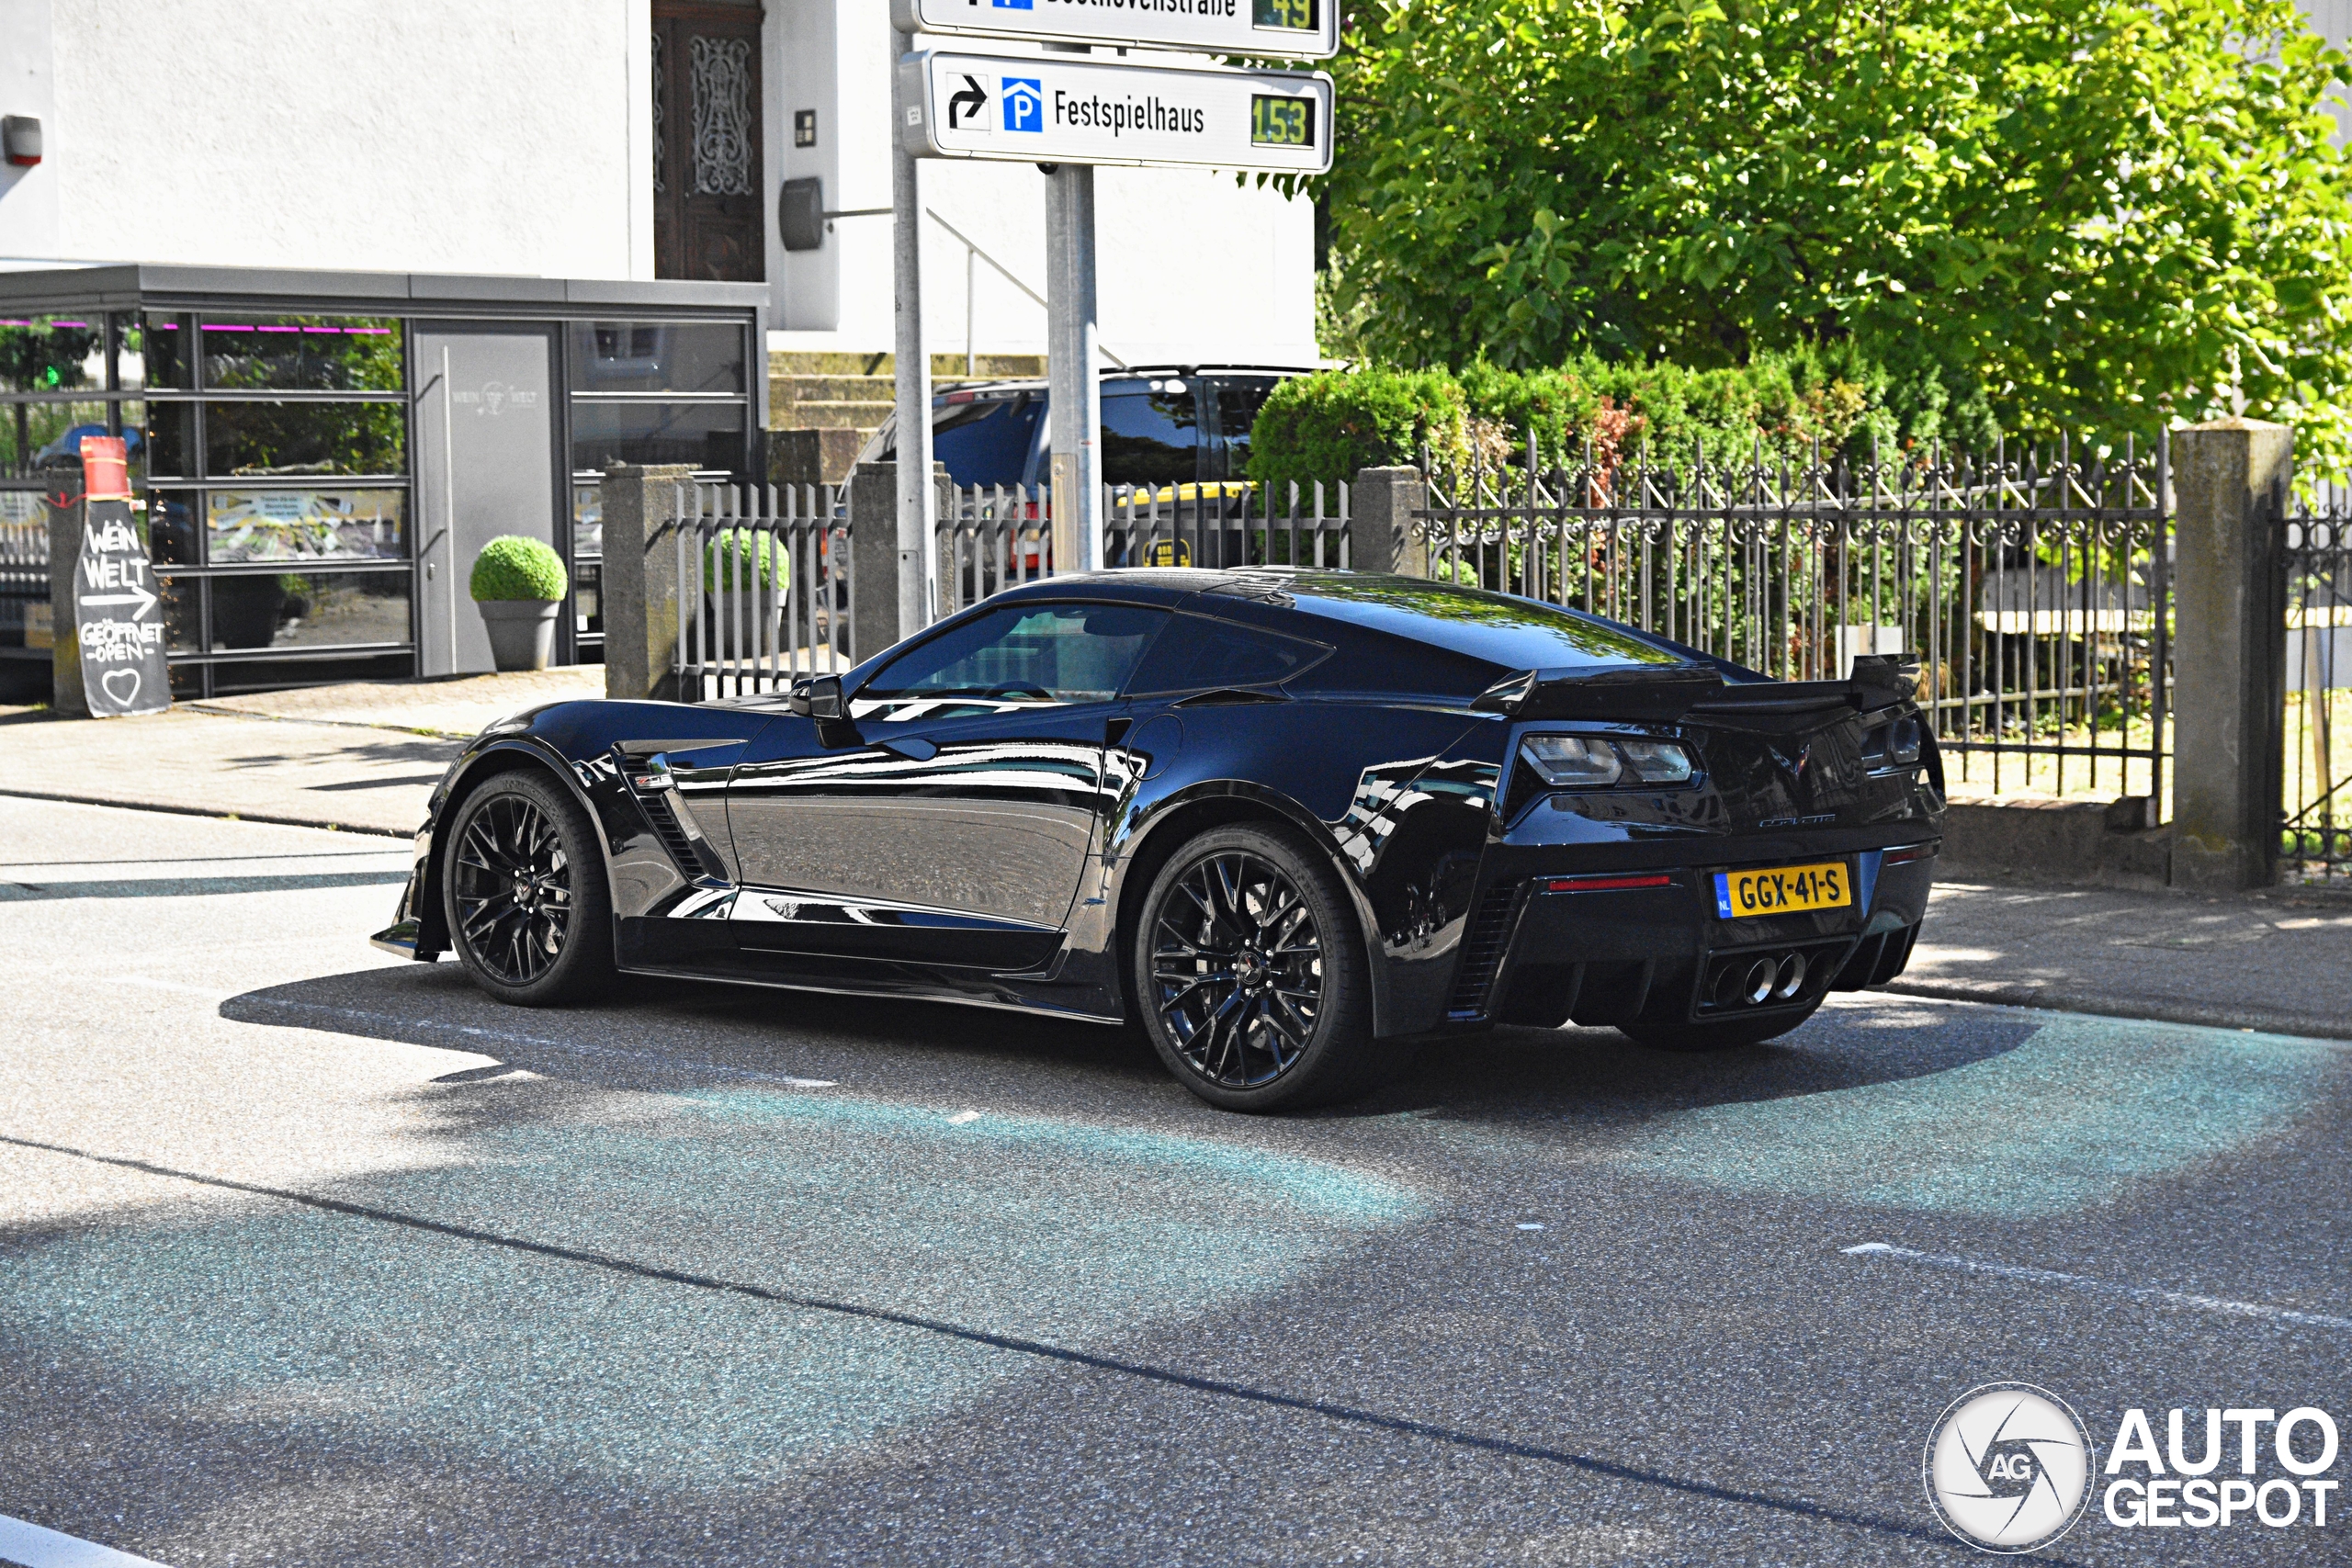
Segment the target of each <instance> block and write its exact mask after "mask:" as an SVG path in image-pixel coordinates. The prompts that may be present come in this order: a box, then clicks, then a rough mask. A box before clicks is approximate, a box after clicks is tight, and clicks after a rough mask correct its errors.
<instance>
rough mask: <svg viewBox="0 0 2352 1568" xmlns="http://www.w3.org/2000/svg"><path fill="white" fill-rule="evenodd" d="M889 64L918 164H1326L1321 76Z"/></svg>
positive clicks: (1285, 169)
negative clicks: (901, 77)
mask: <svg viewBox="0 0 2352 1568" xmlns="http://www.w3.org/2000/svg"><path fill="white" fill-rule="evenodd" d="M1041 3H1042V0H1041ZM899 70H900V71H901V72H902V73H906V80H905V81H904V82H903V83H902V87H903V96H901V98H900V100H899V101H900V102H901V103H902V104H904V105H905V106H906V109H905V114H906V120H905V123H904V124H902V125H901V126H900V127H899V134H900V136H902V137H903V138H904V139H905V142H906V147H907V150H908V151H909V152H912V153H914V154H915V155H916V156H917V157H929V158H1001V159H1005V160H1008V161H1011V162H1015V163H1023V164H1195V165H1199V166H1201V167H1204V168H1216V169H1266V170H1272V171H1275V172H1278V173H1291V174H1306V175H1319V174H1323V173H1325V172H1326V171H1328V170H1329V168H1330V167H1331V79H1330V78H1329V76H1326V75H1324V74H1322V73H1320V72H1313V73H1309V72H1300V71H1233V70H1219V69H1211V68H1202V69H1180V68H1174V67H1166V66H1152V65H1139V64H1136V63H1134V62H1125V61H1122V62H1112V61H1097V60H1093V59H1091V57H1088V56H1084V55H1046V56H1043V57H1024V56H998V55H982V54H956V53H948V52H944V51H932V52H927V53H921V54H910V55H908V56H906V57H905V58H904V59H903V60H902V61H901V62H899Z"/></svg>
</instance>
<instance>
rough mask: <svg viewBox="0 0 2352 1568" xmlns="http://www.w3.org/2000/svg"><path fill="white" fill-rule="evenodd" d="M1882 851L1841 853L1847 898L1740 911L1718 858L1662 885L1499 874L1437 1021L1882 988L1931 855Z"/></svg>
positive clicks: (1928, 880)
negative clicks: (1483, 943) (1743, 914)
mask: <svg viewBox="0 0 2352 1568" xmlns="http://www.w3.org/2000/svg"><path fill="white" fill-rule="evenodd" d="M1913 852H1914V853H1917V850H1916V848H1915V849H1914V850H1913ZM1887 853H1888V852H1886V851H1883V850H1867V851H1862V852H1859V853H1857V854H1849V855H1847V856H1843V857H1839V858H1842V859H1844V860H1845V861H1846V863H1848V865H1849V867H1850V868H1851V870H1852V873H1853V875H1854V886H1855V892H1856V900H1855V902H1854V904H1852V905H1851V906H1849V907H1847V908H1838V909H1826V910H1818V911H1814V912H1810V913H1798V914H1783V915H1773V916H1767V917H1761V918H1756V919H1724V918H1722V917H1721V916H1719V915H1718V914H1717V912H1716V908H1715V897H1714V880H1713V877H1714V873H1715V872H1716V871H1717V870H1720V869H1724V868H1722V867H1718V866H1688V867H1676V868H1672V869H1670V870H1668V871H1665V872H1664V873H1663V874H1664V875H1665V876H1666V877H1667V878H1668V881H1667V885H1666V886H1627V887H1606V886H1599V887H1595V886H1583V887H1574V888H1572V889H1570V890H1564V891H1557V892H1555V891H1552V890H1550V889H1549V887H1548V886H1547V883H1548V881H1549V879H1547V878H1544V877H1535V876H1523V877H1520V878H1516V879H1507V880H1505V881H1501V882H1498V883H1496V884H1494V885H1493V886H1489V887H1488V889H1487V892H1486V894H1485V896H1484V899H1485V901H1484V902H1483V903H1482V904H1481V906H1480V908H1479V911H1478V914H1479V917H1481V918H1480V919H1474V920H1473V921H1472V922H1471V935H1470V937H1469V938H1468V939H1466V940H1465V942H1464V961H1463V964H1462V966H1461V969H1460V971H1459V972H1458V974H1457V978H1456V984H1455V987H1454V989H1453V996H1452V997H1451V998H1449V1003H1448V1006H1447V1010H1446V1021H1447V1022H1448V1023H1449V1024H1452V1025H1454V1026H1473V1027H1475V1026H1479V1025H1484V1024H1487V1023H1494V1022H1510V1023H1523V1024H1533V1025H1538V1026H1545V1027H1556V1026H1558V1025H1560V1024H1562V1023H1566V1022H1567V1021H1570V1020H1573V1021H1576V1022H1577V1023H1580V1024H1611V1023H1623V1022H1630V1021H1633V1020H1634V1019H1635V1018H1637V1017H1638V1018H1642V1019H1645V1020H1647V1021H1656V1022H1675V1023H1682V1022H1697V1021H1709V1020H1713V1019H1721V1018H1727V1017H1732V1016H1741V1017H1746V1016H1749V1015H1762V1014H1767V1013H1770V1012H1775V1011H1796V1010H1802V1009H1807V1008H1811V1007H1813V1006H1815V1005H1816V1004H1817V1003H1818V1002H1819V1001H1820V999H1821V998H1822V996H1823V995H1824V994H1825V993H1826V992H1827V991H1830V990H1859V989H1861V988H1862V987H1866V986H1873V985H1883V984H1884V983H1885V982H1886V981H1888V980H1891V979H1893V978H1894V976H1896V975H1898V974H1900V973H1901V972H1902V970H1903V967H1904V965H1905V964H1906V963H1908V962H1909V959H1910V955H1911V949H1912V945H1913V943H1914V942H1916V941H1917V935H1918V930H1919V922H1920V920H1921V919H1922V917H1923V916H1924V915H1925V914H1926V913H1927V905H1928V888H1929V886H1931V884H1932V883H1933V880H1934V871H1935V860H1934V857H1933V853H1932V850H1930V852H1928V853H1927V854H1925V855H1922V856H1920V857H1919V858H1914V859H1910V860H1907V861H1905V862H1904V863H1898V864H1893V865H1889V864H1886V863H1885V861H1886V858H1887ZM1652 875H1656V874H1655V873H1654V874H1652ZM1577 880H1579V881H1587V880H1589V879H1581V878H1579V879H1577ZM1627 880H1629V881H1630V880H1644V879H1635V878H1628V879H1627ZM1482 932H1483V934H1484V935H1485V936H1486V938H1487V951H1484V952H1482V951H1480V950H1479V947H1478V938H1479V936H1480V935H1481V934H1482ZM1759 965H1760V966H1764V968H1761V969H1760V968H1759ZM1766 970H1769V977H1770V984H1769V985H1762V987H1761V989H1762V994H1761V996H1760V998H1758V997H1757V996H1756V994H1755V992H1756V990H1757V988H1758V986H1759V985H1760V984H1761V982H1762V981H1763V980H1764V979H1765V978H1766Z"/></svg>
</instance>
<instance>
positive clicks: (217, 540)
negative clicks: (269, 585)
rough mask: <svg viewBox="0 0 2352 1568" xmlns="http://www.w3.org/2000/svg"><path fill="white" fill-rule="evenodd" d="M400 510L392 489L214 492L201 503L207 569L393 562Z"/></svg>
mask: <svg viewBox="0 0 2352 1568" xmlns="http://www.w3.org/2000/svg"><path fill="white" fill-rule="evenodd" d="M407 504H408V497H407V494H406V492H404V491H397V490H337V491H318V490H216V491H212V492H211V493H210V494H209V496H207V498H206V501H205V529H206V532H207V533H208V535H209V548H210V551H211V558H212V564H213V565H215V566H226V565H231V564H233V563H235V562H238V561H264V560H335V559H341V560H400V559H402V558H405V557H406V556H407V554H408V538H407V528H406V517H407Z"/></svg>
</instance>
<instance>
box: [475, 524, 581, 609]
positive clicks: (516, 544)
mask: <svg viewBox="0 0 2352 1568" xmlns="http://www.w3.org/2000/svg"><path fill="white" fill-rule="evenodd" d="M466 586H467V588H468V590H469V592H471V593H472V594H473V596H474V598H475V599H476V600H477V601H480V600H489V601H491V602H492V603H497V602H501V601H505V600H518V599H519V600H548V599H560V598H562V597H563V594H564V590H565V589H566V588H567V587H569V586H570V583H569V582H568V581H566V579H565V577H564V575H563V561H562V560H561V558H559V557H558V556H557V555H556V553H555V551H553V550H551V549H549V548H548V547H547V546H545V545H543V544H541V543H540V542H539V541H538V540H537V539H528V538H525V537H524V536H522V535H520V534H504V535H501V536H499V537H497V538H495V539H492V541H491V542H490V543H488V544H486V545H484V546H483V547H481V554H480V555H478V556H476V557H474V570H473V575H472V577H471V578H470V579H469V580H468V582H467V585H466Z"/></svg>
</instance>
